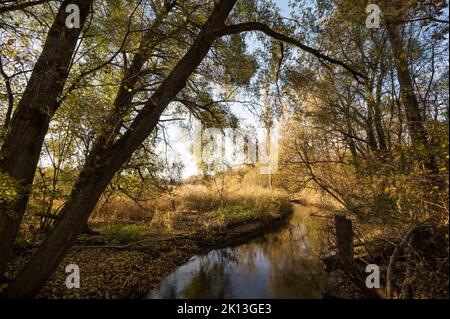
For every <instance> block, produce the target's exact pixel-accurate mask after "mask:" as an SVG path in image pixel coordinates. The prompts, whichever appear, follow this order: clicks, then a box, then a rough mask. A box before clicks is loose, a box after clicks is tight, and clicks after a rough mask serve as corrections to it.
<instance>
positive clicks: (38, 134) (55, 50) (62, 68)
mask: <svg viewBox="0 0 450 319" xmlns="http://www.w3.org/2000/svg"><path fill="white" fill-rule="evenodd" d="M92 2H93V0H65V1H63V3H62V4H61V6H60V8H59V11H58V14H57V16H56V19H55V21H54V23H53V25H52V26H51V28H50V30H49V33H48V36H47V40H46V42H45V45H44V48H43V50H42V53H41V55H40V57H39V59H38V61H37V62H36V65H35V67H34V69H33V73H32V75H31V77H30V80H29V81H28V84H27V87H26V89H25V91H24V93H23V96H22V99H21V100H20V102H19V104H18V106H17V109H16V111H15V113H14V116H13V118H12V121H11V123H10V126H9V130H8V132H7V133H6V136H5V141H4V144H3V146H2V148H1V151H0V154H1V156H0V173H3V174H7V175H9V176H10V177H12V178H13V179H15V180H16V181H18V182H19V184H20V189H19V190H18V191H19V192H20V195H21V196H20V199H18V200H17V202H16V204H15V206H14V208H13V209H12V210H11V211H8V210H7V208H5V207H0V243H1V245H0V274H2V273H3V271H4V267H5V265H6V262H7V261H8V258H9V254H10V252H11V248H12V245H13V243H14V239H15V237H16V234H17V231H18V229H19V225H20V222H21V220H22V217H23V214H24V211H25V207H26V205H27V203H28V197H29V192H30V189H31V184H32V183H33V177H34V174H35V171H36V167H37V163H38V161H39V156H40V151H41V147H42V144H43V142H44V138H45V135H46V133H47V130H48V126H49V122H50V119H51V118H52V116H53V114H54V113H55V111H56V109H57V107H58V101H57V99H58V97H59V96H60V94H61V92H62V90H63V88H64V84H65V82H66V80H67V76H68V74H69V69H70V63H71V61H72V56H73V54H74V51H75V48H76V44H77V41H78V39H79V36H80V32H81V29H82V28H72V29H69V28H67V27H66V24H65V22H66V21H65V20H66V17H67V15H68V13H66V12H65V10H66V7H67V6H68V5H69V4H77V5H78V6H79V8H80V25H81V26H83V25H84V22H85V21H86V18H87V16H88V14H89V11H90V8H91V5H92Z"/></svg>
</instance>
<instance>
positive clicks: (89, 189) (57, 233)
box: [3, 0, 237, 298]
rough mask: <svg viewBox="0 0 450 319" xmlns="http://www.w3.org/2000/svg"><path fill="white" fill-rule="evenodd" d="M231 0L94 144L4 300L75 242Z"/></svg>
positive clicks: (29, 291)
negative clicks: (111, 140)
mask: <svg viewBox="0 0 450 319" xmlns="http://www.w3.org/2000/svg"><path fill="white" fill-rule="evenodd" d="M236 1H237V0H221V1H220V2H219V3H218V4H217V5H216V7H215V8H214V11H213V12H212V14H211V15H210V17H209V19H208V21H207V22H206V24H205V25H204V27H203V29H202V31H201V32H200V33H199V35H198V36H197V38H196V40H195V41H194V43H193V44H192V46H191V47H190V49H189V50H188V51H187V53H186V54H185V55H184V57H183V58H182V59H181V60H180V61H179V62H178V64H177V65H176V66H175V68H174V69H173V70H172V71H171V72H170V74H169V75H168V76H167V77H166V79H165V80H164V81H163V82H162V83H161V85H160V86H159V87H158V89H157V90H156V91H155V92H154V94H153V95H152V97H151V98H150V100H149V101H148V102H147V103H146V104H145V105H144V107H143V109H142V111H141V112H140V113H139V114H138V116H137V117H136V119H135V120H134V122H133V124H132V125H131V128H130V129H129V130H128V131H127V132H126V133H125V135H124V136H123V137H122V138H120V139H119V140H118V141H117V142H116V143H115V144H114V145H111V146H106V148H105V147H104V145H103V144H101V143H96V145H95V146H94V147H93V150H92V152H91V154H90V155H89V156H88V159H87V160H86V165H85V167H84V169H83V172H82V173H81V174H80V177H79V179H78V181H77V182H76V184H75V186H74V189H73V191H72V193H71V197H70V199H69V201H68V203H67V205H66V208H65V213H64V216H63V218H62V219H61V221H60V223H59V224H58V225H57V226H56V227H55V229H54V230H53V231H52V233H51V234H50V235H49V237H48V238H47V239H46V240H45V241H44V243H43V244H42V245H41V247H40V248H39V250H38V251H37V253H36V254H35V255H34V256H33V258H32V259H31V260H30V262H29V263H28V264H26V265H25V267H24V268H23V269H22V270H21V272H20V273H19V274H18V275H17V277H16V278H15V279H14V281H13V282H11V283H10V285H9V286H8V287H7V288H6V289H5V292H4V293H3V296H4V297H7V298H26V297H33V296H34V295H35V294H36V293H37V292H38V291H39V290H40V288H41V287H42V286H43V285H44V283H45V282H46V281H47V279H48V278H49V276H50V275H51V274H52V272H53V271H54V270H55V269H56V267H57V266H58V264H59V263H60V262H61V260H62V259H63V258H64V256H65V255H66V253H67V251H68V250H69V249H70V247H71V246H72V245H73V244H74V243H75V241H76V239H77V237H78V235H79V234H80V232H81V231H82V229H83V226H84V224H85V223H86V221H87V219H88V218H89V215H90V214H91V212H92V210H93V208H94V206H95V204H96V202H97V201H98V199H99V198H100V196H101V194H102V193H103V191H104V189H105V188H106V186H107V185H108V183H109V181H110V180H111V179H112V177H113V176H114V175H115V173H116V172H117V171H118V170H119V169H120V167H121V166H122V165H123V164H124V163H125V162H126V161H127V160H128V159H129V158H130V157H131V156H132V154H133V152H134V151H135V150H136V149H138V148H139V146H140V145H141V144H142V142H143V141H144V140H145V139H146V138H147V137H148V136H149V135H150V133H151V132H152V131H153V129H154V128H155V127H156V125H157V124H158V121H159V118H160V116H161V114H162V113H163V111H164V110H165V109H166V107H167V106H168V104H169V103H170V102H171V101H172V100H173V99H174V98H175V97H176V95H177V94H178V93H179V92H180V91H181V90H182V89H183V88H184V87H185V85H186V81H187V79H188V78H189V76H190V75H191V74H192V73H193V72H194V71H195V69H196V68H197V67H198V65H199V64H200V63H201V62H202V60H203V59H204V57H205V56H206V54H207V53H208V51H209V50H210V48H211V46H212V44H213V42H214V40H215V39H216V38H217V36H218V35H219V31H220V30H221V29H222V28H223V27H224V25H225V24H224V23H225V20H226V18H227V17H228V15H229V14H230V12H231V10H232V9H233V7H234V5H235V3H236Z"/></svg>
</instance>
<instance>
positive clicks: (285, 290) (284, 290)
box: [266, 214, 324, 298]
mask: <svg viewBox="0 0 450 319" xmlns="http://www.w3.org/2000/svg"><path fill="white" fill-rule="evenodd" d="M310 222H311V221H310V220H309V219H307V217H305V215H304V214H294V216H293V219H292V221H291V223H290V225H289V227H288V228H286V229H285V230H283V231H282V232H280V233H279V234H278V236H277V240H276V241H275V242H274V241H272V244H271V245H268V246H267V247H266V254H267V258H268V259H269V260H270V272H269V278H268V283H267V289H268V290H269V292H270V294H271V297H273V298H318V297H320V291H321V290H322V289H323V288H322V287H321V286H322V284H323V282H324V281H323V279H324V278H323V272H322V265H321V263H320V261H319V259H318V258H317V257H318V256H316V255H315V254H316V253H317V254H318V253H319V252H320V247H321V246H322V241H321V237H320V232H318V231H317V232H316V231H313V229H311V228H310V227H308V225H310V224H309V223H310Z"/></svg>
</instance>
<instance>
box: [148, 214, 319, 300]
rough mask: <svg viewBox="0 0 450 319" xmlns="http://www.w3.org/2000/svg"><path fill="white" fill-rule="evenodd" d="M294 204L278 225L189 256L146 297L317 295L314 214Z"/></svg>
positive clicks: (288, 296)
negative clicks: (270, 230)
mask: <svg viewBox="0 0 450 319" xmlns="http://www.w3.org/2000/svg"><path fill="white" fill-rule="evenodd" d="M299 209H301V208H300V206H296V207H295V210H294V214H293V216H292V218H291V221H290V223H289V225H288V226H287V227H285V228H284V229H283V230H281V231H279V232H277V233H272V234H267V235H264V236H262V237H260V238H257V239H255V240H253V241H251V242H249V243H246V244H243V245H240V246H236V247H229V248H224V249H217V250H213V251H211V252H210V253H208V254H206V255H199V256H194V257H193V258H191V259H190V260H189V261H188V262H187V263H186V264H184V265H182V266H181V267H179V268H177V269H176V270H175V271H174V272H173V273H172V274H170V275H169V276H167V277H166V278H164V279H163V280H162V281H161V282H160V284H159V286H158V287H156V288H155V289H154V290H152V291H151V292H150V294H149V295H148V298H188V299H194V298H319V297H320V296H321V291H324V289H325V288H324V286H325V285H326V279H327V278H326V277H325V274H324V273H323V272H322V266H321V264H320V262H319V260H318V258H317V255H318V253H319V251H320V249H321V247H322V243H323V240H322V238H320V232H319V231H318V227H317V225H315V224H316V223H317V220H312V219H311V218H308V217H305V214H304V212H301V211H299Z"/></svg>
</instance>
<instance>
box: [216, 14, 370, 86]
mask: <svg viewBox="0 0 450 319" xmlns="http://www.w3.org/2000/svg"><path fill="white" fill-rule="evenodd" d="M249 31H260V32H263V33H265V34H266V35H268V36H270V37H271V38H274V39H277V40H280V41H283V42H286V43H289V44H292V45H294V46H296V47H298V48H300V49H301V50H303V51H306V52H308V53H311V54H312V55H314V56H316V57H317V58H319V59H320V60H322V61H327V62H329V63H332V64H336V65H339V66H341V67H343V68H344V69H345V70H347V71H348V72H350V73H351V74H352V75H353V76H354V77H355V79H356V80H357V81H359V78H363V79H366V76H365V75H363V74H362V73H360V72H359V71H356V70H355V69H353V68H352V67H351V66H349V65H347V64H346V63H344V62H342V61H339V60H336V59H334V58H332V57H329V56H327V55H325V54H323V53H321V52H320V51H319V50H317V49H314V48H311V47H309V46H307V45H305V44H303V43H301V42H300V41H298V40H297V39H294V38H291V37H289V36H287V35H285V34H282V33H280V32H277V31H275V30H273V29H272V28H270V27H269V26H268V25H266V24H264V23H261V22H246V23H240V24H235V25H230V26H226V27H225V28H223V29H222V30H221V31H219V36H225V35H231V34H236V33H241V32H249Z"/></svg>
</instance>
